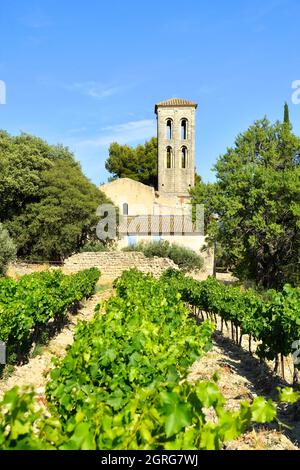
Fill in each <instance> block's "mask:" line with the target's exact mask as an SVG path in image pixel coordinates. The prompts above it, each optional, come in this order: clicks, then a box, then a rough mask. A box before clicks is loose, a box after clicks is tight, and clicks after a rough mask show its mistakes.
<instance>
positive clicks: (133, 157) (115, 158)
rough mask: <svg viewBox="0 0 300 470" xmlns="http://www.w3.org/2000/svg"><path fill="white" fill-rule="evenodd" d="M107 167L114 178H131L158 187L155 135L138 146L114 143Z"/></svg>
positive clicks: (110, 150)
mask: <svg viewBox="0 0 300 470" xmlns="http://www.w3.org/2000/svg"><path fill="white" fill-rule="evenodd" d="M105 168H106V169H107V170H108V171H109V172H110V173H111V174H112V179H116V178H131V179H133V180H135V181H139V182H141V183H144V184H147V185H149V186H154V187H157V139H156V138H155V137H153V138H152V139H150V140H149V141H148V142H145V144H144V145H138V146H137V147H136V148H134V147H129V146H128V145H120V144H118V143H116V142H114V143H112V144H111V145H110V147H109V157H108V159H107V160H106V163H105Z"/></svg>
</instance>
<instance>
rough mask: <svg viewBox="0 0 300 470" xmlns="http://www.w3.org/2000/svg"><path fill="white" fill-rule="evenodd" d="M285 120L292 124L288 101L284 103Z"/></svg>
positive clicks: (286, 122)
mask: <svg viewBox="0 0 300 470" xmlns="http://www.w3.org/2000/svg"><path fill="white" fill-rule="evenodd" d="M283 122H284V123H285V124H288V125H290V123H291V122H290V111H289V105H288V104H287V103H285V104H284V118H283Z"/></svg>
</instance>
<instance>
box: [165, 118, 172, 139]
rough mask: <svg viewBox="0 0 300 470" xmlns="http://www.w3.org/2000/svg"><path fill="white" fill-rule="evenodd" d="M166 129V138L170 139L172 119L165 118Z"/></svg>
mask: <svg viewBox="0 0 300 470" xmlns="http://www.w3.org/2000/svg"><path fill="white" fill-rule="evenodd" d="M166 131H167V135H166V138H167V140H171V139H172V119H168V120H167V129H166Z"/></svg>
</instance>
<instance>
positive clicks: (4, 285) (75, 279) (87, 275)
mask: <svg viewBox="0 0 300 470" xmlns="http://www.w3.org/2000/svg"><path fill="white" fill-rule="evenodd" d="M99 275H100V273H99V271H98V270H97V269H96V268H92V269H89V270H85V271H81V272H79V273H77V274H72V275H70V276H66V275H64V274H62V272H61V271H58V270H57V271H54V272H44V273H37V274H31V275H28V276H23V277H22V278H21V280H19V281H13V280H11V279H4V278H2V279H0V340H1V341H4V342H5V343H6V346H7V353H8V363H10V364H11V363H13V362H15V361H20V360H22V359H23V358H24V356H26V353H28V351H29V349H30V347H31V345H32V343H33V341H36V340H37V339H38V337H39V334H40V333H41V331H43V329H45V327H46V326H47V325H48V323H49V321H50V320H51V321H52V322H53V321H62V320H63V319H64V318H65V316H66V314H67V311H68V309H71V308H74V307H75V306H77V305H78V302H79V301H80V300H82V299H83V298H86V297H89V296H90V295H91V294H92V293H93V291H94V288H95V285H96V282H97V281H98V279H99Z"/></svg>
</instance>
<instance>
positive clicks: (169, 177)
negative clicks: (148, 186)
mask: <svg viewBox="0 0 300 470" xmlns="http://www.w3.org/2000/svg"><path fill="white" fill-rule="evenodd" d="M196 108H197V104H196V103H194V102H193V101H187V100H183V99H179V98H172V99H170V100H167V101H161V102H160V103H157V104H156V105H155V113H156V114H157V138H158V191H159V192H161V193H164V194H166V195H169V196H181V197H182V196H183V197H187V196H189V189H191V188H192V187H193V186H194V184H195V111H196Z"/></svg>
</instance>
